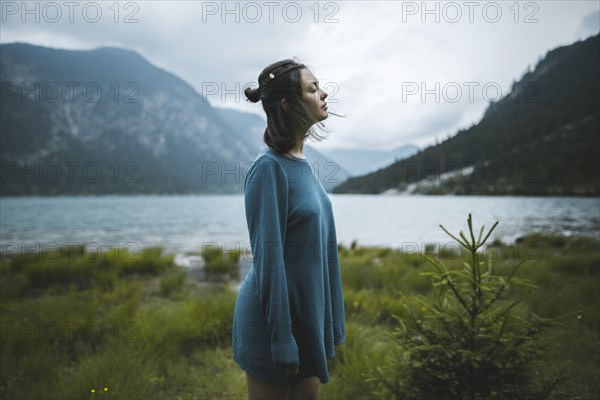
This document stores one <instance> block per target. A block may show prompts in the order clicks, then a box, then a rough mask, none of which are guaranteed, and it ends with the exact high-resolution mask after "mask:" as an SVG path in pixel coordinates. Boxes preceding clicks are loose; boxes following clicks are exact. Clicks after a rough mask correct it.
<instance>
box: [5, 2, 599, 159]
mask: <svg viewBox="0 0 600 400" xmlns="http://www.w3.org/2000/svg"><path fill="white" fill-rule="evenodd" d="M46 3H47V2H44V1H42V2H27V4H26V5H25V7H23V2H22V1H4V0H3V1H0V6H1V7H0V10H1V18H2V19H1V24H2V25H1V32H0V33H1V35H0V42H2V43H10V42H17V41H18V42H28V43H32V44H38V45H43V46H49V47H56V48H66V49H92V48H95V47H100V46H118V47H123V48H128V49H132V50H135V51H137V52H138V53H140V54H141V55H142V56H143V57H145V58H146V59H147V60H148V61H149V62H151V63H152V64H154V65H156V66H158V67H160V68H163V69H165V70H167V71H170V72H172V73H174V74H176V75H178V76H179V77H180V78H182V79H183V80H185V81H186V82H188V83H189V84H191V85H192V86H193V87H194V88H195V89H196V90H197V91H198V92H199V93H204V94H205V95H207V97H208V99H209V101H210V103H211V104H212V105H213V106H215V107H228V108H234V109H237V110H241V111H247V112H253V113H256V114H259V115H263V116H264V113H263V111H262V107H261V105H260V103H257V104H253V103H248V102H245V101H244V99H243V95H242V90H243V88H244V85H255V84H256V80H257V79H258V74H259V73H260V71H261V70H262V69H263V68H264V67H265V66H267V65H268V64H270V63H272V62H274V61H277V60H280V59H283V58H292V57H298V58H299V59H300V61H302V62H303V63H305V64H307V65H308V66H309V67H310V68H311V70H312V71H313V73H314V74H315V75H316V77H317V78H318V79H319V80H320V82H321V86H322V87H323V88H325V89H326V90H327V91H328V92H330V96H329V99H328V100H327V101H328V102H329V104H330V106H329V110H330V111H334V112H336V113H339V114H344V115H346V116H347V117H346V118H343V119H339V118H336V117H334V116H330V118H328V119H327V120H326V123H327V124H328V126H329V127H330V128H332V129H333V131H332V132H331V133H330V135H329V139H328V140H327V141H325V142H322V143H318V144H313V143H311V142H309V144H313V145H314V146H315V147H316V148H317V149H319V148H321V149H325V148H327V147H348V148H364V149H366V148H370V149H384V148H386V149H387V148H390V147H396V146H400V145H403V144H407V143H413V144H416V145H418V146H426V145H429V144H432V143H434V142H435V140H436V139H438V140H441V139H444V138H445V137H446V136H448V135H453V134H455V133H456V131H457V130H458V129H460V128H466V127H468V126H470V125H472V124H474V123H476V122H478V121H479V120H480V118H481V116H482V113H483V112H484V110H485V109H486V108H487V106H488V104H489V101H491V100H493V99H499V98H500V97H501V96H504V95H506V94H507V93H508V91H509V88H510V84H511V82H512V81H513V80H518V79H519V78H520V77H521V76H522V74H523V73H524V72H525V71H526V70H527V68H528V67H531V68H533V67H534V66H535V64H536V62H537V61H538V60H539V59H540V58H541V57H543V56H544V55H545V54H546V52H547V51H548V50H551V49H553V48H556V47H558V46H561V45H567V44H571V43H573V42H575V41H577V40H580V39H585V38H587V37H589V36H590V35H593V34H596V33H597V32H598V31H599V29H600V28H599V25H600V13H599V9H600V6H599V4H600V2H599V1H597V0H591V1H519V2H516V1H514V0H512V1H496V2H488V1H457V2H448V1H427V2H422V1H416V2H411V1H334V2H315V1H308V2H302V1H296V2H286V1H271V2H269V1H264V2H263V1H257V2H234V1H230V2H226V3H224V2H222V1H217V2H200V1H170V2H167V1H133V2H119V4H118V5H117V6H115V5H114V4H115V1H114V0H113V1H106V2H105V1H96V2H82V1H74V2H72V3H68V2H65V1H56V2H50V4H46ZM25 8H26V9H25ZM36 18H38V19H39V20H38V21H36ZM215 88H219V89H215ZM236 88H237V92H236ZM208 89H210V92H208ZM423 96H424V97H423ZM436 97H437V98H436Z"/></svg>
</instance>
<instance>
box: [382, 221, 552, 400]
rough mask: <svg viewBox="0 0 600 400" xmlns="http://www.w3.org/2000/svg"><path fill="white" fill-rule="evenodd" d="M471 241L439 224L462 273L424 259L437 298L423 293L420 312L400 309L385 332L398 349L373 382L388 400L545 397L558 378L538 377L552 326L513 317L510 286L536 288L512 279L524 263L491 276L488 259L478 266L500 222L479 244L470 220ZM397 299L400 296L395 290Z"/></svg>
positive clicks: (537, 399) (436, 260)
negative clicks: (545, 335)
mask: <svg viewBox="0 0 600 400" xmlns="http://www.w3.org/2000/svg"><path fill="white" fill-rule="evenodd" d="M467 223H468V227H469V234H470V239H467V237H466V236H465V235H464V233H463V232H460V235H459V236H460V238H458V237H456V236H454V235H452V234H451V233H449V232H448V231H447V230H446V229H445V228H444V227H443V226H442V225H440V227H441V228H442V229H443V230H444V231H445V232H446V233H447V234H448V235H449V236H451V237H452V238H453V239H454V240H456V241H457V242H458V243H459V244H460V245H461V246H462V247H464V248H465V249H466V250H467V252H466V254H465V256H464V258H466V259H465V260H464V261H465V262H464V263H463V265H462V268H461V269H453V270H449V269H448V268H447V267H446V265H445V264H444V263H443V262H442V261H441V260H440V259H439V258H431V257H429V256H427V255H425V258H426V259H427V261H428V262H429V263H430V264H431V265H433V266H434V268H435V271H434V272H426V273H423V275H426V276H430V277H431V280H432V285H433V287H434V289H435V298H434V299H429V298H426V297H423V296H421V297H420V298H419V302H420V304H421V305H422V308H421V313H416V312H414V311H413V310H412V309H411V308H410V307H408V306H407V307H406V308H407V311H408V315H409V317H408V318H407V317H404V318H402V317H398V316H395V318H396V320H397V321H398V322H399V326H398V327H396V329H395V330H394V331H393V332H391V333H389V335H390V337H391V338H392V339H393V340H394V343H395V344H396V346H395V348H394V349H393V350H394V351H393V353H394V354H393V355H392V356H391V357H390V358H389V359H388V362H387V364H386V365H384V367H383V368H377V369H376V375H375V377H374V379H375V380H378V381H379V382H380V383H381V386H382V392H383V395H384V396H385V397H386V398H395V399H406V400H409V399H436V400H443V399H461V400H462V399H465V400H471V399H472V400H475V399H477V400H484V399H485V400H488V399H535V400H540V399H545V398H547V397H548V396H549V394H550V392H551V391H552V390H553V388H554V387H555V385H556V384H557V382H558V381H559V380H560V378H561V376H562V371H557V372H556V374H557V375H556V376H554V377H550V376H543V375H542V374H540V371H542V370H543V369H541V368H539V366H540V364H541V356H542V355H543V351H544V344H545V343H544V340H542V337H541V335H540V330H541V329H542V328H543V327H546V326H550V325H553V324H555V323H556V321H555V320H545V319H542V318H539V317H538V316H536V315H535V314H532V315H531V316H530V318H529V319H525V318H521V317H520V316H518V315H514V314H516V313H515V310H516V309H517V305H518V304H519V303H520V302H521V301H522V300H523V298H519V299H517V300H515V301H508V300H507V299H506V298H505V297H506V293H507V290H508V289H509V288H510V287H511V285H513V284H520V285H522V286H527V287H529V288H530V293H529V295H531V294H532V292H533V291H532V288H535V287H536V286H535V285H533V284H532V283H531V282H529V281H526V280H521V279H518V278H516V277H515V274H516V273H517V271H518V269H519V267H520V266H521V265H522V264H523V263H524V261H526V259H523V260H521V261H519V262H518V263H517V264H516V265H514V266H513V267H512V270H511V271H510V273H509V274H508V275H506V276H501V275H493V270H492V263H491V258H488V260H487V262H484V261H481V260H480V256H481V254H480V253H478V249H480V248H481V247H482V246H483V245H484V243H485V242H486V240H487V239H488V237H489V236H490V234H491V233H492V231H493V230H494V228H495V227H496V225H497V224H498V222H496V223H495V224H494V226H493V227H492V228H491V229H490V231H489V232H488V233H487V235H486V236H485V238H484V239H483V240H482V235H483V231H484V228H485V227H482V228H481V230H480V231H479V236H478V238H477V240H476V239H475V235H474V233H473V226H472V221H471V215H470V214H469V217H468V219H467ZM400 295H401V297H402V293H400Z"/></svg>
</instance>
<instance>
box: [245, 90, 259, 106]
mask: <svg viewBox="0 0 600 400" xmlns="http://www.w3.org/2000/svg"><path fill="white" fill-rule="evenodd" d="M244 94H245V95H246V97H247V98H248V100H250V101H251V102H253V103H256V102H258V101H259V100H260V91H259V90H258V88H253V87H247V88H246V89H245V90H244Z"/></svg>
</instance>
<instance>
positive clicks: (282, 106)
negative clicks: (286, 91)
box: [281, 97, 287, 111]
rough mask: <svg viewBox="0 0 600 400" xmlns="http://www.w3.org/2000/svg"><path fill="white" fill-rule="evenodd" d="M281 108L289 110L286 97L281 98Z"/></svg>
mask: <svg viewBox="0 0 600 400" xmlns="http://www.w3.org/2000/svg"><path fill="white" fill-rule="evenodd" d="M281 108H283V111H287V102H286V100H285V97H284V98H283V99H281Z"/></svg>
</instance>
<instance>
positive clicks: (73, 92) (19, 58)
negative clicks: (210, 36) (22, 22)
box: [0, 43, 346, 196]
mask: <svg viewBox="0 0 600 400" xmlns="http://www.w3.org/2000/svg"><path fill="white" fill-rule="evenodd" d="M0 83H1V87H2V96H3V98H2V107H1V108H0V165H1V168H2V170H1V176H2V180H1V182H0V195H3V196H6V195H63V194H134V193H135V194H139V193H146V194H148V193H160V194H164V193H181V194H185V193H207V194H211V193H212V194H217V193H243V184H244V179H243V174H244V173H245V172H246V171H245V169H244V167H245V165H246V164H248V163H250V162H251V161H252V160H253V159H254V157H255V156H256V154H257V153H258V151H259V150H260V148H261V147H263V146H264V145H263V143H262V132H261V131H260V123H259V121H262V120H261V119H260V118H259V117H256V116H254V117H251V116H249V115H248V114H244V113H239V112H237V111H233V110H232V111H230V112H227V111H223V110H220V109H215V108H213V107H211V105H210V104H209V103H208V101H207V99H206V98H205V97H204V96H203V95H202V94H201V93H198V92H196V91H195V90H194V89H193V88H192V87H191V86H190V85H189V84H187V83H186V82H184V81H183V80H182V79H180V78H178V77H177V76H175V75H173V74H171V73H169V72H167V71H165V70H163V69H160V68H157V67H155V66H153V65H152V64H150V63H149V62H148V61H147V60H145V59H144V58H143V57H141V56H140V55H139V54H138V53H136V52H134V51H130V50H126V49H120V48H113V47H102V48H97V49H94V50H84V51H80V50H64V49H54V48H48V47H43V46H35V45H31V44H27V43H9V44H2V45H0ZM248 127H250V129H248ZM262 129H263V130H264V128H262ZM345 178H346V176H344V179H345ZM337 183H339V182H336V184H337ZM329 187H331V185H329Z"/></svg>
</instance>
